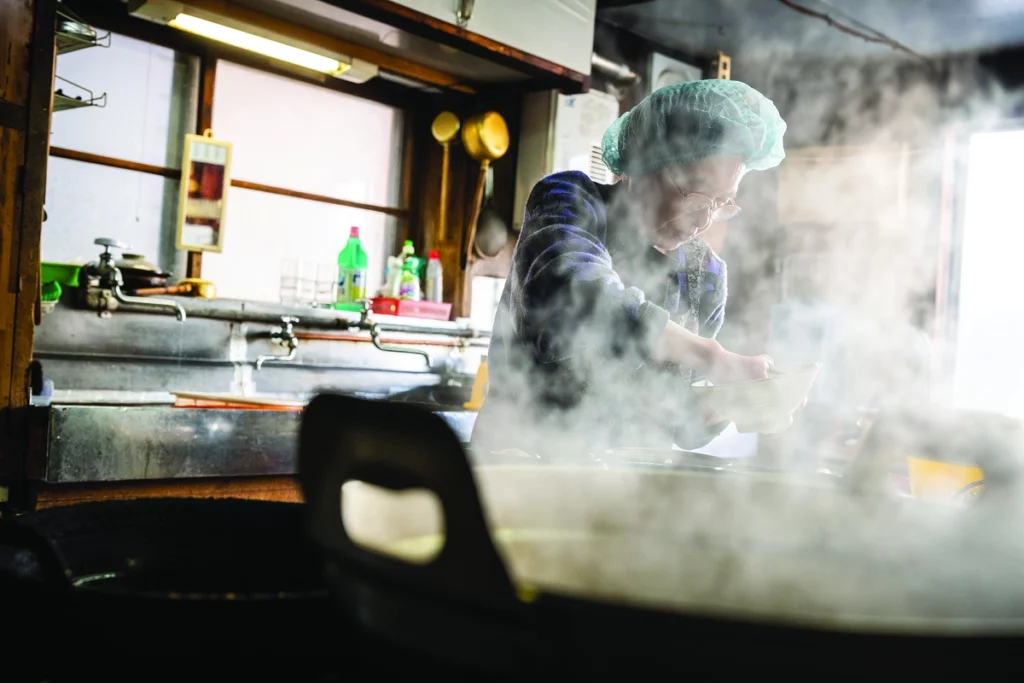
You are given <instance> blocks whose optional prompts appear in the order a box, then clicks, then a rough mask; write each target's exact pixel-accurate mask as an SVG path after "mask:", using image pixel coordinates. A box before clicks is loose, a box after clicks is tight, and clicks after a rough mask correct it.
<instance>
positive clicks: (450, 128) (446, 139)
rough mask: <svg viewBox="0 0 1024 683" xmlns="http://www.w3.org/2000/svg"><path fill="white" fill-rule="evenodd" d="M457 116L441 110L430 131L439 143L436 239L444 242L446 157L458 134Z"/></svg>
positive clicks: (447, 157)
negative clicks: (439, 172)
mask: <svg viewBox="0 0 1024 683" xmlns="http://www.w3.org/2000/svg"><path fill="white" fill-rule="evenodd" d="M461 125H462V124H461V122H460V121H459V117H458V116H456V115H455V114H453V113H451V112H450V111H443V112H441V113H440V114H438V115H437V116H436V117H434V123H432V124H431V125H430V132H431V133H432V134H433V135H434V139H435V140H437V141H438V142H439V143H441V149H442V152H443V153H442V156H441V205H440V207H438V219H437V220H438V224H439V225H438V233H437V238H438V241H440V242H444V241H445V239H446V238H447V237H448V159H449V157H450V148H451V141H452V140H454V139H455V136H456V135H458V134H459V127H460V126H461Z"/></svg>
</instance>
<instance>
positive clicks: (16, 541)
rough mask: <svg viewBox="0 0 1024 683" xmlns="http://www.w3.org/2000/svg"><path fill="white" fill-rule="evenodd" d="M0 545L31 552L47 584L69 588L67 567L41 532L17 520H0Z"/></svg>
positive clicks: (63, 588) (62, 588) (53, 586)
mask: <svg viewBox="0 0 1024 683" xmlns="http://www.w3.org/2000/svg"><path fill="white" fill-rule="evenodd" d="M0 547H4V548H10V549H12V550H23V551H28V552H30V553H32V555H33V556H34V557H35V558H36V561H37V562H38V563H39V568H40V570H41V573H42V577H43V580H44V581H45V583H46V585H47V586H50V587H51V588H56V589H58V590H65V589H70V588H71V582H70V581H68V568H67V567H66V566H65V564H64V560H63V559H61V556H60V553H58V552H57V549H56V548H55V547H54V546H53V544H52V543H51V542H50V541H49V539H47V538H46V537H45V536H43V535H42V534H41V533H39V532H37V531H36V530H34V529H31V528H29V527H27V526H24V525H23V524H18V523H17V522H9V521H4V522H0Z"/></svg>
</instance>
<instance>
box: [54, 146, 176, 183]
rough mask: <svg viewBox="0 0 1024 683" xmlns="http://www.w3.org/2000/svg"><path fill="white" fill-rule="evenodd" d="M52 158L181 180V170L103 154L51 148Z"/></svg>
mask: <svg viewBox="0 0 1024 683" xmlns="http://www.w3.org/2000/svg"><path fill="white" fill-rule="evenodd" d="M50 156H53V157H57V158H58V159H70V160H72V161H83V162H85V163H87V164H97V165H98V166H109V167H111V168H120V169H124V170H126V171H138V172H139V173H148V174H149V175H158V176H163V177H164V178H170V179H171V180H179V179H180V178H181V169H180V168H167V167H166V166H154V165H152V164H143V163H140V162H138V161H128V160H127V159H115V158H114V157H107V156H103V155H101V154H93V153H91V152H80V151H78V150H77V149H67V148H65V147H51V148H50Z"/></svg>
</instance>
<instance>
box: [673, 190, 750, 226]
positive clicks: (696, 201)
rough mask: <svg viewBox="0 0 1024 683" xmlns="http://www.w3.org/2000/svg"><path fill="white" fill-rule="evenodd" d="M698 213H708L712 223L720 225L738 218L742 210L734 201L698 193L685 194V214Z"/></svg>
mask: <svg viewBox="0 0 1024 683" xmlns="http://www.w3.org/2000/svg"><path fill="white" fill-rule="evenodd" d="M698 211H707V212H708V215H709V216H710V217H711V221H712V222H715V223H718V222H720V221H727V220H729V219H730V218H736V216H738V215H739V214H740V211H742V209H740V207H738V206H736V202H735V201H734V200H732V199H712V198H711V197H708V196H707V195H703V194H699V193H697V192H689V193H684V194H683V212H684V213H697V212H698Z"/></svg>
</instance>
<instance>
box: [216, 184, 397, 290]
mask: <svg viewBox="0 0 1024 683" xmlns="http://www.w3.org/2000/svg"><path fill="white" fill-rule="evenodd" d="M392 223H393V219H392V218H390V217H389V216H386V215H384V214H381V213H376V212H373V211H362V210H360V209H350V208H347V207H344V206H334V205H333V204H324V203H321V202H312V201H308V200H305V199H295V198H293V197H284V196H281V195H273V194H267V193H265V192H257V191H255V190H244V189H240V188H237V187H233V188H231V190H230V191H229V194H228V208H227V216H226V219H225V224H224V225H225V227H224V252H223V253H221V254H215V253H207V254H204V255H203V277H204V278H207V279H210V280H213V281H214V282H216V283H217V294H218V296H221V297H224V298H227V299H248V300H251V301H273V302H276V301H278V298H279V286H280V267H281V260H282V259H287V258H294V259H303V260H308V261H313V262H317V263H337V260H338V252H339V251H341V249H342V247H344V246H345V242H346V240H348V233H349V228H350V227H351V226H353V225H356V226H359V233H360V235H359V236H360V238H361V239H362V242H363V248H364V249H366V252H367V254H368V255H369V268H368V271H369V272H368V273H367V285H368V287H367V289H368V291H370V292H376V291H377V289H378V288H379V287H380V286H381V284H383V282H384V262H385V259H386V256H387V251H389V250H390V249H391V245H392V243H393V240H392V237H391V236H392V235H393V227H392Z"/></svg>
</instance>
